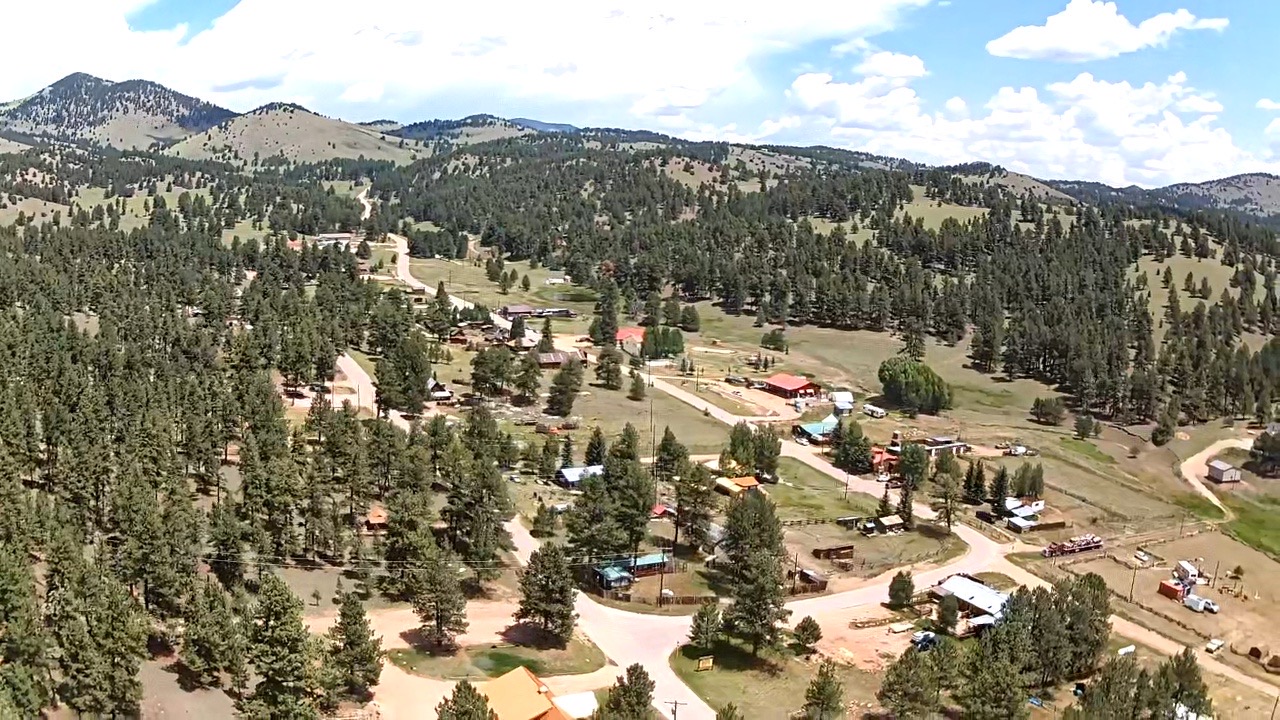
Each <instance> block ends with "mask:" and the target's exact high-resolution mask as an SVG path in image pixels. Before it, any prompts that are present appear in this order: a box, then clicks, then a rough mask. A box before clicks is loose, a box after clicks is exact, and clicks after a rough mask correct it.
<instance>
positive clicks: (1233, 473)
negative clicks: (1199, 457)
mask: <svg viewBox="0 0 1280 720" xmlns="http://www.w3.org/2000/svg"><path fill="white" fill-rule="evenodd" d="M1209 479H1210V480H1212V481H1214V482H1216V483H1237V482H1240V468H1238V467H1236V466H1234V465H1232V464H1231V463H1228V462H1223V461H1221V460H1213V461H1211V462H1210V463H1209Z"/></svg>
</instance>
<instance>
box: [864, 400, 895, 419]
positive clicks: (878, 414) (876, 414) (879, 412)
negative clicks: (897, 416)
mask: <svg viewBox="0 0 1280 720" xmlns="http://www.w3.org/2000/svg"><path fill="white" fill-rule="evenodd" d="M862 412H864V413H866V414H867V415H870V416H871V417H873V418H882V417H884V416H886V415H888V414H889V411H888V410H885V409H884V408H882V407H876V406H875V405H872V404H871V403H867V404H865V405H863V406H862Z"/></svg>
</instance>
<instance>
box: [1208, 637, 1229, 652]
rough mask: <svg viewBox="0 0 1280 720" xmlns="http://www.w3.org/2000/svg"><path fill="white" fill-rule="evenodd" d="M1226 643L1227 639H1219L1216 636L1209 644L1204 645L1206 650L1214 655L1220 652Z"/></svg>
mask: <svg viewBox="0 0 1280 720" xmlns="http://www.w3.org/2000/svg"><path fill="white" fill-rule="evenodd" d="M1226 644H1227V642H1226V641H1225V640H1219V639H1217V638H1214V639H1213V640H1210V641H1209V644H1208V645H1205V646H1204V651H1205V652H1207V653H1209V654H1210V655H1212V654H1214V653H1216V652H1218V651H1219V650H1221V649H1222V647H1223V646H1224V645H1226Z"/></svg>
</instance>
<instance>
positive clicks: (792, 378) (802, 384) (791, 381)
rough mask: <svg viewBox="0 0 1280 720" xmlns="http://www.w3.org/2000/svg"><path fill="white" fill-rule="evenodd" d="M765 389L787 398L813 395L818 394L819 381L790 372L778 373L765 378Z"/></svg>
mask: <svg viewBox="0 0 1280 720" xmlns="http://www.w3.org/2000/svg"><path fill="white" fill-rule="evenodd" d="M764 389H765V390H768V391H769V392H771V393H773V394H774V395H781V396H782V397H785V398H794V397H813V396H814V395H816V394H818V385H817V383H815V382H813V381H812V380H810V379H809V378H806V377H800V376H798V375H791V374H788V373H778V374H776V375H772V376H770V377H767V378H765V380H764Z"/></svg>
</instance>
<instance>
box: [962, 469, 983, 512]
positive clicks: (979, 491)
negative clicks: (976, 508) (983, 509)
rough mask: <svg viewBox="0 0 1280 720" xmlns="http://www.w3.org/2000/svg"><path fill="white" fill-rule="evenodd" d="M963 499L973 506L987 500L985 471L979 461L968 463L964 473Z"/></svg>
mask: <svg viewBox="0 0 1280 720" xmlns="http://www.w3.org/2000/svg"><path fill="white" fill-rule="evenodd" d="M964 499H965V502H968V503H971V504H974V505H977V504H978V503H981V502H982V501H984V500H986V499H987V470H986V467H985V466H984V465H983V463H982V461H981V460H975V461H973V462H971V463H969V469H968V471H966V472H965V476H964Z"/></svg>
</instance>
